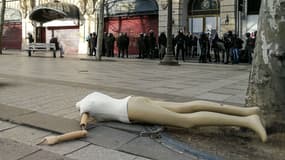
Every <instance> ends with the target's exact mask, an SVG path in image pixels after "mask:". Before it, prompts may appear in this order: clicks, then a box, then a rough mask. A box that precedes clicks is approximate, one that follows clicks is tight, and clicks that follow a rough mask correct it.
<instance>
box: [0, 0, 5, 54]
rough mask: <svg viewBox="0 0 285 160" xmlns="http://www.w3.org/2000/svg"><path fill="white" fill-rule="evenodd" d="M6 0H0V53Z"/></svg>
mask: <svg viewBox="0 0 285 160" xmlns="http://www.w3.org/2000/svg"><path fill="white" fill-rule="evenodd" d="M5 9H6V0H2V5H1V17H0V18H1V19H0V54H2V35H3V26H4V20H5V19H4V18H5Z"/></svg>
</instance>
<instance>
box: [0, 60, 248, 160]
mask: <svg viewBox="0 0 285 160" xmlns="http://www.w3.org/2000/svg"><path fill="white" fill-rule="evenodd" d="M79 58H81V60H80V59H79ZM79 58H78V57H65V58H63V59H60V58H56V59H54V58H51V57H49V56H45V55H44V56H40V57H38V56H34V57H27V56H26V55H24V54H9V55H3V56H1V58H0V64H1V68H0V104H2V106H11V107H10V108H13V107H14V108H15V110H17V111H19V110H22V111H25V112H24V113H23V114H22V115H21V114H19V115H16V116H14V117H15V118H18V119H21V118H22V117H24V118H22V119H21V120H22V121H21V123H17V121H12V123H11V121H10V122H5V121H1V122H0V137H2V138H5V139H6V138H8V139H11V140H13V141H14V140H15V141H17V142H20V143H22V144H23V145H28V146H31V147H35V148H37V150H36V151H37V152H38V151H49V152H47V153H50V152H51V155H52V154H56V156H64V157H67V158H72V159H91V157H96V158H94V159H102V160H104V159H130V160H134V159H136V160H139V159H148V158H149V159H167V157H168V159H171V158H173V157H172V156H175V157H180V158H177V159H218V158H217V157H218V156H216V155H205V154H203V153H199V152H196V151H195V150H194V151H193V152H191V153H190V154H185V155H182V153H181V152H180V151H175V148H174V149H173V148H171V145H162V144H163V143H162V142H161V141H160V142H157V141H156V140H153V139H150V138H149V137H141V136H138V134H139V133H140V132H141V131H142V129H145V128H149V127H150V126H144V125H136V126H135V127H134V126H126V125H123V124H119V123H103V124H99V125H97V126H96V127H95V128H93V129H90V136H89V137H88V138H87V139H83V140H78V141H72V142H67V143H63V144H59V145H55V146H52V147H50V146H37V145H35V144H36V142H37V141H39V140H40V139H41V138H43V137H45V136H47V135H52V134H58V133H61V131H58V130H56V129H58V128H62V125H58V126H56V124H48V125H47V124H46V125H41V124H35V121H36V120H37V119H40V118H39V117H45V118H49V117H52V116H54V117H57V118H62V119H66V120H70V121H78V120H79V118H80V117H79V113H78V111H76V109H75V107H74V104H75V103H76V102H77V101H78V100H80V99H81V98H83V97H84V96H86V95H87V94H88V93H91V92H93V91H95V90H96V91H100V92H103V93H106V94H109V95H111V96H114V97H117V98H120V97H125V96H128V95H139V96H148V97H151V98H154V99H163V100H170V101H189V100H193V99H203V100H212V101H217V102H221V103H231V104H238V105H243V103H244V97H245V91H246V87H247V79H248V74H249V72H248V71H249V66H247V65H235V66H233V65H219V64H195V63H187V62H186V63H182V64H181V65H180V66H177V67H173V66H161V65H158V61H156V60H140V59H116V58H104V59H103V61H101V62H97V61H93V60H92V59H88V60H86V58H87V57H79ZM26 111H27V112H26ZM12 113H14V112H12ZM23 115H24V116H23ZM30 115H35V116H34V117H36V118H34V119H32V118H31V117H29V116H30ZM38 115H40V116H38ZM25 116H26V117H25ZM37 116H38V117H37ZM19 117H20V118H19ZM27 117H28V118H27ZM45 118H42V119H45ZM31 119H32V120H31ZM2 120H3V118H2ZM18 122H19V121H18ZM47 123H48V122H47ZM23 124H24V125H23ZM49 125H50V126H55V127H54V128H52V127H50V128H48V127H47V126H49ZM67 128H68V127H67ZM134 128H135V129H134ZM62 132H64V131H62ZM106 135H108V136H106ZM107 137H108V138H107ZM7 143H8V142H7ZM11 143H12V142H11ZM149 146H152V147H153V148H151V147H149ZM0 152H1V151H0ZM37 152H35V153H37ZM155 153H160V154H155ZM83 155H84V157H83ZM157 155H163V156H157ZM181 155H182V156H181ZM207 157H208V158H207ZM209 157H210V158H209ZM0 159H1V157H0ZM92 159H93V158H92Z"/></svg>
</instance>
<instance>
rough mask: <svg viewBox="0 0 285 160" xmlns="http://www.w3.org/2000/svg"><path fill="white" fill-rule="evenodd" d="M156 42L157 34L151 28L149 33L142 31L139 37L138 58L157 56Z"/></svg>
mask: <svg viewBox="0 0 285 160" xmlns="http://www.w3.org/2000/svg"><path fill="white" fill-rule="evenodd" d="M156 44H157V43H156V36H155V33H154V32H153V30H150V31H149V34H147V33H140V35H139V37H138V39H137V47H138V52H139V57H138V58H151V59H153V58H156V56H157V53H156V51H157V50H156V49H157V48H156V47H157V46H156Z"/></svg>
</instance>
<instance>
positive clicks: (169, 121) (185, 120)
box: [128, 97, 267, 141]
mask: <svg viewBox="0 0 285 160" xmlns="http://www.w3.org/2000/svg"><path fill="white" fill-rule="evenodd" d="M128 116H129V119H130V120H131V121H138V122H146V123H151V124H159V125H169V126H176V127H183V128H190V127H194V126H239V127H246V128H249V129H252V130H254V131H255V132H256V133H257V134H258V135H259V136H260V138H261V139H262V141H266V139H267V136H266V131H265V129H264V127H263V126H262V124H261V122H260V119H259V117H258V116H257V115H251V116H245V117H241V116H233V115H227V114H221V113H215V112H206V111H201V112H196V113H189V114H181V113H176V112H173V111H171V110H168V109H166V108H163V107H160V106H158V105H156V104H154V103H151V101H149V99H147V98H144V97H132V98H131V99H130V100H129V102H128Z"/></svg>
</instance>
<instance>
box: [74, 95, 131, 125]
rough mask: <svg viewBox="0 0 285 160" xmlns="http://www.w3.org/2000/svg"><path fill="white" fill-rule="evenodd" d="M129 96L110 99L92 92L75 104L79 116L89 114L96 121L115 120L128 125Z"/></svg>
mask: <svg viewBox="0 0 285 160" xmlns="http://www.w3.org/2000/svg"><path fill="white" fill-rule="evenodd" d="M130 98H131V96H128V97H126V98H123V99H116V98H112V97H110V96H108V95H105V94H102V93H99V92H93V93H91V94H89V95H87V96H86V97H84V98H83V99H82V100H81V101H79V102H77V103H76V108H77V109H79V111H80V114H83V113H85V112H86V113H89V115H91V116H94V117H95V119H96V120H98V121H110V120H117V121H120V122H125V123H130V120H129V117H128V100H129V99H130Z"/></svg>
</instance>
